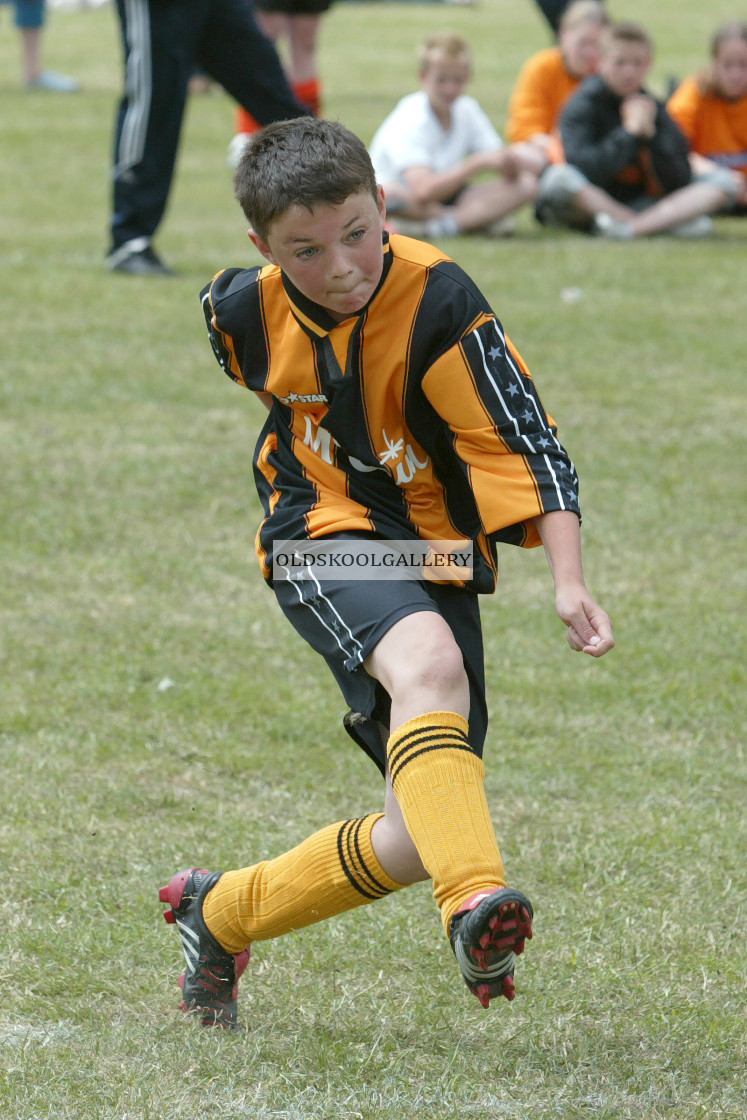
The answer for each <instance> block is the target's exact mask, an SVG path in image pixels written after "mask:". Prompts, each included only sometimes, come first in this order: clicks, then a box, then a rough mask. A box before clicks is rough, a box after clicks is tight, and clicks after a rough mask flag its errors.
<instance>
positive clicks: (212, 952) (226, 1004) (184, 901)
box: [158, 867, 249, 1030]
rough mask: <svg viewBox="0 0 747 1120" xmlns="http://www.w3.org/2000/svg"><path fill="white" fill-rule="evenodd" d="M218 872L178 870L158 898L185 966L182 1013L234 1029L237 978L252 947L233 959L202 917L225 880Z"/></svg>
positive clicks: (194, 868) (195, 868) (235, 1021)
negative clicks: (205, 903) (174, 932)
mask: <svg viewBox="0 0 747 1120" xmlns="http://www.w3.org/2000/svg"><path fill="white" fill-rule="evenodd" d="M221 874H222V873H221V872H220V871H205V870H204V869H200V868H197V867H190V868H188V869H187V870H186V871H179V872H178V873H177V874H176V875H174V877H173V878H172V879H171V880H170V881H169V882H168V883H167V884H166V886H165V887H161V889H160V890H159V892H158V897H159V899H160V900H161V902H168V903H169V906H170V909H169V910H164V914H163V916H164V918H165V919H166V921H167V922H169V924H175V925H176V927H177V929H178V930H179V936H180V938H181V942H182V949H183V951H184V959H185V960H186V962H187V965H186V968H185V969H184V972H183V974H182V975H181V976H180V977H179V987H180V988H181V989H182V995H183V997H184V998H183V1000H182V1002H181V1003H180V1005H179V1006H180V1007H181V1010H182V1011H186V1012H188V1013H191V1014H194V1015H196V1016H199V1018H200V1022H201V1023H202V1025H203V1026H204V1027H224V1028H226V1029H228V1030H236V1028H237V1017H236V998H237V994H238V992H237V985H238V980H239V977H240V976H241V974H242V972H243V971H244V969H245V968H246V965H247V961H248V960H249V949H248V948H246V949H244V950H242V952H240V953H237V954H236V955H234V954H233V953H229V952H227V950H226V949H224V948H223V947H222V946H221V945H220V944H219V943H218V942H217V941H216V940H215V938H214V937H213V935H212V933H211V932H210V930H209V929H208V928H207V926H206V925H205V921H204V919H203V917H202V902H203V899H204V898H205V895H206V894H207V892H208V891H209V890H210V889H211V887H214V886H215V884H216V883H217V881H218V879H219V878H220V876H221Z"/></svg>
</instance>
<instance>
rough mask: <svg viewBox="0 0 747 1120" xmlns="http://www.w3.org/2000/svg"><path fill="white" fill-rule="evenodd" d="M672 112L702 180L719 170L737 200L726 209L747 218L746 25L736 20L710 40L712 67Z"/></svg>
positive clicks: (678, 97)
mask: <svg viewBox="0 0 747 1120" xmlns="http://www.w3.org/2000/svg"><path fill="white" fill-rule="evenodd" d="M667 112H668V113H669V115H670V117H672V118H673V119H674V120H675V121H676V122H677V124H678V125H679V126H680V128H681V130H682V131H683V132H684V134H685V136H686V137H687V139H688V142H689V144H690V164H691V166H692V169H693V172H694V173H695V174H696V175H698V176H703V175H711V176H713V175H715V174H717V173H718V171H719V169H720V171H721V175H722V177H724V180H723V181H724V182H725V184H726V185H727V187H728V186H729V185H731V190H732V191H733V196H732V197H731V199H730V201H729V202H727V204H726V210H727V211H729V212H732V213H738V214H742V215H747V23H745V22H743V21H741V20H731V21H730V22H729V23H725V24H723V25H722V26H721V27H719V28H718V30H717V31H716V32H715V34H714V36H713V38H712V40H711V64H710V66H708V67H707V68H706V69H704V70H702V71H701V72H700V73H698V74H694V75H691V76H690V77H688V78H685V80H684V81H683V82H682V84H681V85H680V86H679V87H678V88H677V89H676V90H675V92H674V93H673V94H672V96H671V97H670V99H669V101H668V102H667Z"/></svg>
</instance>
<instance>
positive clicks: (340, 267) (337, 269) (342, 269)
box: [331, 252, 353, 276]
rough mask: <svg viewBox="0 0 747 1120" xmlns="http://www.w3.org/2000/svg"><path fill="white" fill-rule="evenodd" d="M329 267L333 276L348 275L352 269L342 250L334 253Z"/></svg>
mask: <svg viewBox="0 0 747 1120" xmlns="http://www.w3.org/2000/svg"><path fill="white" fill-rule="evenodd" d="M331 268H332V275H333V276H349V275H350V273H351V272H352V271H353V268H352V265H351V264H350V262H349V261H348V258H347V256H346V255H345V253H344V252H339V253H335V255H334V256H333V258H332V265H331Z"/></svg>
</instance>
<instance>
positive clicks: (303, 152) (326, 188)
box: [233, 116, 377, 241]
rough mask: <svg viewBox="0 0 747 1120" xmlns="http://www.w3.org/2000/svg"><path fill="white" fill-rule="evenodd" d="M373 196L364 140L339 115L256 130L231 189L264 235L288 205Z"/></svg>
mask: <svg viewBox="0 0 747 1120" xmlns="http://www.w3.org/2000/svg"><path fill="white" fill-rule="evenodd" d="M361 191H368V193H369V194H370V195H371V196H372V197H373V198H374V199H376V198H377V193H376V175H375V174H374V169H373V165H372V163H371V159H370V157H369V154H368V152H367V151H366V146H365V144H364V143H363V141H362V140H360V139H359V138H358V137H357V136H356V135H355V134H354V133H352V132H350V130H349V129H347V128H345V126H344V125H342V124H340V123H339V122H338V121H328V120H320V119H319V118H318V117H310V116H309V117H296V118H295V119H294V120H290V121H276V122H275V123H273V124H269V125H267V127H266V128H263V129H262V130H261V131H260V132H257V133H255V134H254V135H253V136H252V138H251V139H250V140H249V141H248V142H247V144H246V147H245V148H244V150H243V152H242V153H241V158H240V160H239V163H238V166H237V168H236V172H235V174H234V177H233V193H234V196H235V197H236V199H237V201H238V202H239V204H240V206H241V209H242V210H243V211H244V215H245V216H246V219H247V221H248V222H249V225H250V226H251V228H252V229H253V230H254V232H255V233H256V234H257V235H258V236H259V237H260V238H261V239H262V240H263V241H267V234H268V231H269V230H270V227H271V225H272V223H273V222H275V221H277V219H278V218H280V217H282V215H283V214H284V213H285V212H286V210H288V209H290V207H291V206H305V207H306V209H307V210H313V208H314V207H315V206H319V205H321V206H330V205H337V204H339V203H341V202H344V201H345V199H346V198H348V197H349V196H350V195H351V194H359V193H360V192H361Z"/></svg>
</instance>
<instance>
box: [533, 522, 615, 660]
mask: <svg viewBox="0 0 747 1120" xmlns="http://www.w3.org/2000/svg"><path fill="white" fill-rule="evenodd" d="M534 524H535V526H536V528H537V531H538V533H539V535H540V538H541V540H542V544H543V546H544V549H545V555H546V556H547V562H548V564H549V566H550V571H551V572H552V578H553V583H554V585H555V610H556V611H557V614H558V617H559V618H561V619H562V621H563V622H564V623H565V625H566V638H567V640H568V645H569V646H570V647H571V649H573V650H575V651H576V652H577V653H588V654H589V655H590V656H591V657H602V656H603V655H604V654H605V653H607V652H608V651H609V650H611V649H612V647H613V646H614V644H615V640H614V638H613V637H612V624H611V622H610V620H609V616H608V615H607V614H606V612H605V611H603V610H602V608H601V607H600V606H599V604H598V603H597V602H596V601H595V600H594V599H593V598H592V596H591V595H590V594H589V591H588V589H587V587H586V583H585V580H584V573H583V568H582V564H581V532H580V526H579V520H578V517H577V516H576V514H575V513H572V512H571V511H570V510H553V511H551V512H550V513H544V514H541V515H540V516H539V517H535V518H534Z"/></svg>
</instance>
